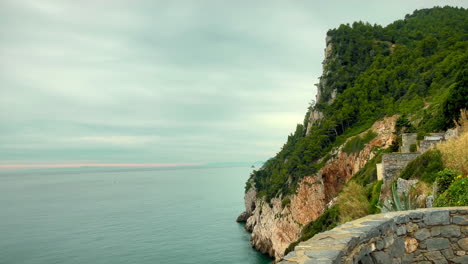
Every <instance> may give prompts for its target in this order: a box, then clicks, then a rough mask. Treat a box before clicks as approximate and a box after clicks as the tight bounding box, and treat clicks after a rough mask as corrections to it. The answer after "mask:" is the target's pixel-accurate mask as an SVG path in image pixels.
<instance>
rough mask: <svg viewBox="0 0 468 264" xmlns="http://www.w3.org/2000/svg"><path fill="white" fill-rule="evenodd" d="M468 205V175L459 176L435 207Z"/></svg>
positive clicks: (438, 198)
mask: <svg viewBox="0 0 468 264" xmlns="http://www.w3.org/2000/svg"><path fill="white" fill-rule="evenodd" d="M466 205H468V175H465V176H462V175H458V176H457V177H455V178H454V179H453V182H452V183H451V184H450V186H449V187H448V189H447V190H446V191H445V192H443V193H442V194H441V195H440V196H439V197H437V198H436V200H435V201H434V206H438V207H444V206H466Z"/></svg>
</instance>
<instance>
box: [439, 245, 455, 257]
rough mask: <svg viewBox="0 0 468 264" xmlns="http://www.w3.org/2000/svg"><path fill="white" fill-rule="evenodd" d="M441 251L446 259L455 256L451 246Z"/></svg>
mask: <svg viewBox="0 0 468 264" xmlns="http://www.w3.org/2000/svg"><path fill="white" fill-rule="evenodd" d="M441 252H442V255H444V257H445V258H446V259H451V258H453V257H455V255H454V254H453V250H452V249H451V248H447V249H444V250H442V251H441Z"/></svg>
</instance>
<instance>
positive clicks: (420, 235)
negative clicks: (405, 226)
mask: <svg viewBox="0 0 468 264" xmlns="http://www.w3.org/2000/svg"><path fill="white" fill-rule="evenodd" d="M430 236H431V233H430V232H429V230H428V229H427V228H423V229H419V230H418V231H416V233H414V237H415V238H416V239H417V240H419V241H421V240H424V239H426V238H428V237H430Z"/></svg>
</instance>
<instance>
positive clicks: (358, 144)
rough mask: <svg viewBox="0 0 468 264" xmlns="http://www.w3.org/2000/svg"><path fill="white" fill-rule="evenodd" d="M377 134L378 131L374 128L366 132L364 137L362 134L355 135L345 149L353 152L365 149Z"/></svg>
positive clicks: (349, 152) (347, 151)
mask: <svg viewBox="0 0 468 264" xmlns="http://www.w3.org/2000/svg"><path fill="white" fill-rule="evenodd" d="M376 136H377V133H375V132H374V131H372V130H369V131H368V132H367V133H366V134H364V135H363V136H362V137H361V136H355V137H354V138H352V139H350V140H348V142H346V144H345V145H344V147H343V151H344V152H346V153H348V154H351V153H356V152H359V151H361V150H363V149H364V146H365V145H366V144H367V143H369V142H370V141H371V140H372V139H374V138H375V137H376Z"/></svg>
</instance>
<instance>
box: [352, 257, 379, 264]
mask: <svg viewBox="0 0 468 264" xmlns="http://www.w3.org/2000/svg"><path fill="white" fill-rule="evenodd" d="M355 263H361V264H375V263H374V260H373V259H372V257H371V256H369V255H365V256H364V257H362V258H361V259H360V260H358V261H357V262H355Z"/></svg>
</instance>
